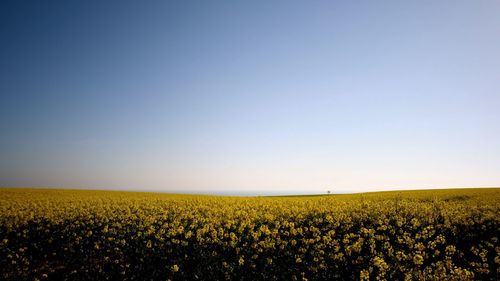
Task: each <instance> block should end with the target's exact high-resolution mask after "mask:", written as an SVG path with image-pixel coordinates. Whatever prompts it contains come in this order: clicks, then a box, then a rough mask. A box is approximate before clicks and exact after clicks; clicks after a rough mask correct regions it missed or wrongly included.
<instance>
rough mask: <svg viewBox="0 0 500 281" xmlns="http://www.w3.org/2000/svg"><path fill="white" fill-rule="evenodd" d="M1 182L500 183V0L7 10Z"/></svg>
mask: <svg viewBox="0 0 500 281" xmlns="http://www.w3.org/2000/svg"><path fill="white" fill-rule="evenodd" d="M0 42H1V44H0V50H1V52H0V98H1V100H0V136H1V137H0V186H12V187H16V186H36V187H73V188H75V187H76V188H104V189H127V190H161V191H167V192H168V191H171V192H189V193H193V192H195V193H196V192H201V193H226V194H271V193H317V192H320V193H322V192H326V190H328V189H330V190H332V191H333V192H356V191H368V190H387V189H405V188H432V187H474V186H500V173H499V172H500V1H494V0H490V1H487V0H480V1H460V0H453V1H435V0H432V1H293V0H292V1H274V0H271V1H218V0H216V1H1V3H0Z"/></svg>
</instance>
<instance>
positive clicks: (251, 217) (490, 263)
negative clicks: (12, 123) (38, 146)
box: [0, 188, 500, 280]
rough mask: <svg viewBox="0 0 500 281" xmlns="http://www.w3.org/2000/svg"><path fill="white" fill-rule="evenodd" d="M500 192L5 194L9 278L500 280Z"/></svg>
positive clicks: (2, 240)
mask: <svg viewBox="0 0 500 281" xmlns="http://www.w3.org/2000/svg"><path fill="white" fill-rule="evenodd" d="M499 210H500V189H495V188H489V189H450V190H428V191H423V190H422V191H402V192H377V193H363V194H351V195H330V196H327V195H325V196H296V197H294V196H289V197H224V196H201V195H172V194H158V193H137V192H115V191H77V190H48V189H8V188H3V189H0V279H1V280H360V279H361V280H500V267H499V265H500V245H499V243H498V239H499V236H500V229H499V227H500V215H499Z"/></svg>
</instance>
